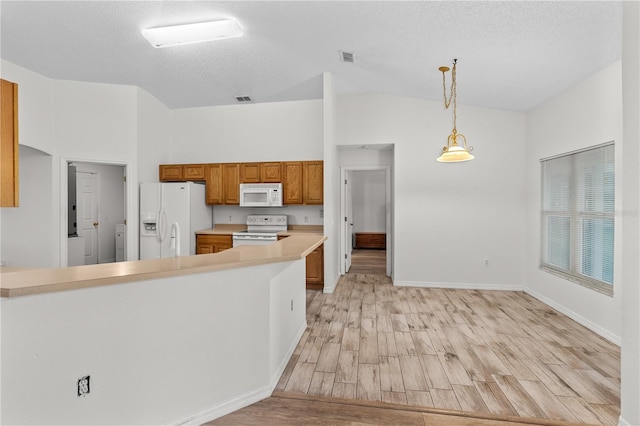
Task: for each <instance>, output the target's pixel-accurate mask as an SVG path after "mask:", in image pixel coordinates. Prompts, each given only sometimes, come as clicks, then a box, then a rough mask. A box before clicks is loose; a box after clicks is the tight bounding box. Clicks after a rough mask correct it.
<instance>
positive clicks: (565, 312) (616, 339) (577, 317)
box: [524, 287, 622, 346]
mask: <svg viewBox="0 0 640 426" xmlns="http://www.w3.org/2000/svg"><path fill="white" fill-rule="evenodd" d="M524 292H525V293H527V294H528V295H530V296H532V297H535V298H536V299H538V300H539V301H541V302H542V303H544V304H545V305H549V306H551V307H552V308H553V309H555V310H556V311H558V312H560V313H562V314H563V315H566V316H568V317H569V318H571V319H572V320H574V321H575V322H577V323H578V324H581V325H584V326H585V327H587V328H588V329H589V330H591V331H593V332H594V333H596V334H597V335H599V336H601V337H604V338H605V339H607V340H608V341H610V342H611V343H613V344H615V345H618V346H621V345H622V338H621V337H620V336H616V335H615V334H613V333H611V332H610V331H609V330H606V329H604V328H602V327H600V326H599V325H598V324H596V323H594V322H592V321H590V320H588V319H586V318H585V317H583V316H581V315H578V314H577V313H575V312H573V311H572V310H571V309H567V308H566V307H564V306H562V305H560V304H558V303H556V302H554V301H553V300H551V299H549V298H548V297H546V296H543V295H542V294H540V293H537V292H535V291H533V290H531V289H530V288H527V287H525V288H524Z"/></svg>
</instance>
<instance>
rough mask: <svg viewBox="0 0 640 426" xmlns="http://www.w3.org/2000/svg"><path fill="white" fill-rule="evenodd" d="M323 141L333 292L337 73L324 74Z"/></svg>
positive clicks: (327, 280)
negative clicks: (334, 79) (335, 82)
mask: <svg viewBox="0 0 640 426" xmlns="http://www.w3.org/2000/svg"><path fill="white" fill-rule="evenodd" d="M322 91H323V92H322V93H323V95H322V115H323V128H322V138H323V139H322V141H323V157H324V176H323V177H324V224H323V226H324V228H323V230H324V233H325V235H327V237H328V239H327V240H326V241H325V243H324V288H323V292H325V293H333V291H334V289H335V286H336V285H337V283H338V280H339V279H340V263H339V262H340V259H339V258H338V257H339V256H340V224H341V223H342V221H341V220H340V167H339V164H340V160H339V156H338V147H337V127H336V126H337V109H336V104H337V96H336V92H335V87H334V81H333V75H332V74H331V73H328V72H325V73H324V74H323V75H322Z"/></svg>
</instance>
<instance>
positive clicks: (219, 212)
mask: <svg viewBox="0 0 640 426" xmlns="http://www.w3.org/2000/svg"><path fill="white" fill-rule="evenodd" d="M323 213H324V207H323V206H284V207H260V208H250V207H239V206H213V223H214V224H228V223H235V224H245V223H246V221H247V215H249V214H286V215H287V220H288V221H289V225H323V224H324V219H323Z"/></svg>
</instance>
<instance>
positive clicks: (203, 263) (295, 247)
mask: <svg viewBox="0 0 640 426" xmlns="http://www.w3.org/2000/svg"><path fill="white" fill-rule="evenodd" d="M227 233H228V231H227ZM326 239H327V237H325V236H324V235H321V234H316V233H309V232H304V233H302V232H296V233H295V235H291V237H290V238H285V239H283V240H281V241H278V242H275V243H273V244H269V245H263V246H239V247H234V248H232V249H229V250H225V251H222V252H220V253H212V254H200V255H197V256H181V257H171V258H165V259H149V260H134V261H128V262H117V263H103V264H98V265H84V266H72V267H69V268H41V269H24V270H15V269H14V270H12V269H13V268H0V272H2V278H1V280H0V296H2V297H18V296H28V295H34V294H41V293H50V292H57V291H69V290H75V289H81V288H89V287H98V286H104V285H113V284H122V283H131V282H134V281H141V280H149V279H155V278H166V277H174V276H180V275H187V274H196V273H202V272H210V271H217V270H224V269H235V268H243V267H247V266H255V265H263V264H267V263H278V262H287V261H293V260H299V259H303V258H304V257H306V256H307V255H308V254H309V253H311V252H312V251H313V250H315V249H316V248H317V247H319V246H320V245H322V244H323V242H324V241H325V240H326Z"/></svg>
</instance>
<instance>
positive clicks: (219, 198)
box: [205, 164, 224, 204]
mask: <svg viewBox="0 0 640 426" xmlns="http://www.w3.org/2000/svg"><path fill="white" fill-rule="evenodd" d="M205 183H206V202H207V204H222V203H223V202H224V196H223V193H222V191H223V190H222V164H207V165H206V167H205Z"/></svg>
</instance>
